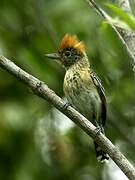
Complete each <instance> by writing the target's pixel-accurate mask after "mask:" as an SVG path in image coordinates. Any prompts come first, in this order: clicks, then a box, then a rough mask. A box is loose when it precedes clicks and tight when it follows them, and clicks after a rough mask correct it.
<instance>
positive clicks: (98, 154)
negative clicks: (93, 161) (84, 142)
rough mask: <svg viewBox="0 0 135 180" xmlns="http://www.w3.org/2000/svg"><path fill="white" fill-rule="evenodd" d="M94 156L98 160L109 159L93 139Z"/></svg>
mask: <svg viewBox="0 0 135 180" xmlns="http://www.w3.org/2000/svg"><path fill="white" fill-rule="evenodd" d="M94 145H95V151H96V157H97V160H98V161H99V162H104V161H105V160H109V156H108V154H106V153H105V152H104V151H103V150H102V149H101V147H100V146H99V145H98V144H97V143H96V142H95V141H94Z"/></svg>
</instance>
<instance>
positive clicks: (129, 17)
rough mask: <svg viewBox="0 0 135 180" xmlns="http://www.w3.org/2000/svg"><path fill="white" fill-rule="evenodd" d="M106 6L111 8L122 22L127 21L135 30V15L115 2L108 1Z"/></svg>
mask: <svg viewBox="0 0 135 180" xmlns="http://www.w3.org/2000/svg"><path fill="white" fill-rule="evenodd" d="M106 6H107V7H108V8H109V9H111V11H112V12H113V13H114V15H115V16H118V18H119V19H120V21H121V22H122V21H123V23H126V24H127V25H128V26H129V27H130V28H131V29H132V30H134V31H135V17H133V16H132V15H129V14H128V13H127V12H126V11H124V10H123V9H121V8H120V7H117V6H116V5H114V4H111V3H106Z"/></svg>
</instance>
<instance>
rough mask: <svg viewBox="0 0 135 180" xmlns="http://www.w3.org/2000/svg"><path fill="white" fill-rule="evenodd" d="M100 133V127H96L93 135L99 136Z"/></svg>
mask: <svg viewBox="0 0 135 180" xmlns="http://www.w3.org/2000/svg"><path fill="white" fill-rule="evenodd" d="M101 132H102V130H101V127H100V126H97V127H96V129H95V134H96V135H99V134H100V133H101Z"/></svg>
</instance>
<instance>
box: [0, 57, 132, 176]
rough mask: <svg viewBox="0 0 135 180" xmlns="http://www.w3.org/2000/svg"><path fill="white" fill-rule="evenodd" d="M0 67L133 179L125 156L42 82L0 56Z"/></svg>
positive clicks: (130, 165) (130, 167) (129, 164)
mask: <svg viewBox="0 0 135 180" xmlns="http://www.w3.org/2000/svg"><path fill="white" fill-rule="evenodd" d="M0 67H1V68H2V69H5V70H6V71H8V72H9V73H10V74H11V75H13V76H15V77H16V78H17V79H18V80H19V81H20V82H22V83H24V84H26V86H27V87H29V88H30V89H31V90H32V91H33V92H34V93H35V94H36V95H38V96H39V97H41V98H43V99H45V100H47V101H48V102H49V103H50V104H52V105H53V106H54V107H56V108H57V109H58V110H59V111H61V112H62V113H63V114H65V115H66V116H67V117H69V118H70V119H71V120H72V121H73V122H74V123H75V124H77V125H78V126H79V127H80V128H81V129H82V130H83V131H84V132H86V133H87V134H88V135H89V136H91V137H92V138H93V139H94V141H96V142H97V144H99V145H100V146H101V148H102V149H103V150H104V151H105V152H106V153H108V154H109V156H110V157H111V158H112V159H113V160H114V162H115V163H116V164H117V165H118V166H119V168H120V169H121V170H122V171H123V172H124V173H125V175H126V176H127V177H128V178H129V179H130V180H134V179H135V169H134V167H133V166H132V164H131V163H130V162H129V161H128V160H127V159H126V158H125V156H124V155H123V154H122V153H121V152H120V151H119V149H118V148H117V147H115V146H114V145H113V144H112V142H111V141H110V140H109V139H108V138H107V137H106V136H105V135H103V134H102V133H99V134H98V135H97V133H96V131H95V129H96V127H95V126H94V125H93V124H92V123H91V122H90V121H89V120H87V119H86V118H85V117H84V116H83V115H81V114H80V113H79V112H77V111H76V110H75V109H74V108H72V107H71V106H68V107H67V108H65V102H64V101H63V100H62V99H61V98H60V97H59V96H57V95H56V94H55V92H54V91H52V90H51V89H50V88H49V87H48V86H47V85H46V84H45V83H44V82H42V81H40V80H39V79H37V78H36V77H34V76H32V75H31V74H29V73H27V72H26V71H24V70H22V69H21V68H20V67H18V66H17V65H16V64H14V63H13V62H12V61H11V60H9V59H7V58H5V57H4V56H0Z"/></svg>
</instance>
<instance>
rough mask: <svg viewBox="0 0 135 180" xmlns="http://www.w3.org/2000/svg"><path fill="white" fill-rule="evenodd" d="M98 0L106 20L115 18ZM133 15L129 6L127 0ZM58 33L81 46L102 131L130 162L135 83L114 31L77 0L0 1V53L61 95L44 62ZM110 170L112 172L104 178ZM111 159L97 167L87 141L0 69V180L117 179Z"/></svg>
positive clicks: (52, 65) (55, 70) (59, 79)
mask: <svg viewBox="0 0 135 180" xmlns="http://www.w3.org/2000/svg"><path fill="white" fill-rule="evenodd" d="M106 2H108V1H105V0H103V1H102V2H101V1H98V3H100V5H101V6H102V7H104V8H105V9H106V10H107V12H108V13H110V15H112V16H113V17H115V14H114V13H113V11H112V10H111V9H109V8H108V7H107V6H106V5H105V3H106ZM131 4H132V7H133V9H132V10H133V12H134V11H135V2H134V0H131ZM65 33H70V34H76V35H77V36H78V37H79V39H81V40H83V41H84V42H85V43H86V46H87V53H88V56H89V60H90V63H91V65H92V66H93V69H94V70H95V71H96V72H97V74H98V75H99V77H100V78H101V79H102V83H103V85H104V87H105V89H106V95H107V102H108V123H107V125H106V134H107V136H108V137H109V138H110V139H111V140H112V142H113V143H114V144H116V145H117V146H118V147H119V148H120V149H121V151H122V152H123V153H124V154H125V155H126V157H127V158H128V159H129V160H130V161H131V162H132V163H135V155H134V152H135V141H134V133H135V129H134V117H135V85H134V77H133V72H132V67H131V60H130V58H129V56H128V54H127V52H126V50H125V49H124V48H123V46H122V44H121V42H120V40H119V39H118V37H117V35H116V33H114V32H113V30H112V29H111V28H110V27H109V25H108V24H107V23H106V22H104V21H103V19H101V18H100V17H99V16H98V15H97V14H96V13H95V12H94V11H93V10H92V9H91V8H90V7H89V6H88V4H87V3H86V1H85V0H74V1H72V0H65V1H63V0H59V1H56V0H38V1H37V0H24V1H18V0H12V1H10V0H1V1H0V53H1V54H3V55H5V56H6V57H7V58H9V59H11V60H13V61H14V62H15V63H16V64H18V65H19V66H20V67H22V68H23V69H25V70H26V71H28V72H30V73H31V74H33V75H35V76H36V77H38V78H40V79H41V80H42V81H44V82H45V83H46V84H47V85H48V86H49V87H50V88H52V89H53V90H54V91H55V92H56V93H57V94H58V95H59V96H61V97H64V94H63V90H62V86H63V85H62V83H63V78H64V73H65V72H64V70H63V69H62V68H61V67H60V66H59V65H58V64H57V63H56V62H51V61H49V60H48V59H46V58H45V57H44V54H45V53H49V52H55V51H56V50H57V47H58V44H59V41H60V39H61V38H62V37H63V35H64V34H65ZM112 171H113V174H112ZM117 171H119V169H117V166H115V165H114V164H113V162H112V161H110V163H108V164H107V165H103V164H100V163H98V162H97V160H96V158H95V152H94V148H93V141H92V139H91V138H89V137H88V136H87V135H86V134H85V133H83V132H82V130H80V129H79V128H78V127H76V125H74V124H73V123H72V122H71V121H70V120H68V119H67V118H66V117H65V116H64V115H62V114H61V113H59V112H58V111H57V110H56V109H54V108H53V107H52V106H51V105H50V104H48V103H47V102H46V101H44V100H42V99H41V98H39V97H37V96H35V95H34V94H33V93H31V91H30V90H29V89H28V88H26V86H25V85H23V84H22V83H21V82H19V81H18V80H17V79H16V78H14V77H13V76H11V75H10V74H9V73H7V72H5V71H4V70H2V69H0V179H1V180H3V179H5V180H42V179H46V180H64V179H65V180H101V179H103V180H106V179H107V180H114V179H115V180H117V179H122V178H123V180H124V178H125V177H124V176H122V174H120V173H121V172H119V173H118V178H117V175H116V173H115V172H117Z"/></svg>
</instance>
